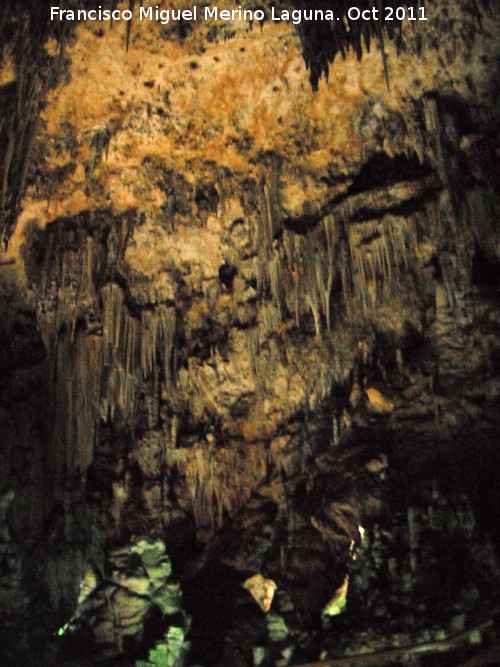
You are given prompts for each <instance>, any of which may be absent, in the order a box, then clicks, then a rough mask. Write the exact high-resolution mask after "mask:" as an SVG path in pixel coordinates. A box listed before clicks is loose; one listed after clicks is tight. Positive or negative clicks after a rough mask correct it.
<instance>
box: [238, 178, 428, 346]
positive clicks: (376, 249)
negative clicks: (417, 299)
mask: <svg viewBox="0 0 500 667" xmlns="http://www.w3.org/2000/svg"><path fill="white" fill-rule="evenodd" d="M258 208H259V211H260V215H256V216H254V217H253V218H252V220H251V224H252V230H253V234H252V235H253V243H254V249H255V252H256V254H257V282H258V289H259V291H260V293H261V294H263V295H268V296H269V297H270V298H271V301H272V304H273V307H271V308H269V307H267V306H266V308H267V310H266V313H267V315H266V317H267V319H269V318H271V320H272V321H271V320H270V322H269V327H268V328H269V329H270V330H273V329H272V328H273V327H274V331H276V330H277V326H276V325H277V323H279V321H282V322H283V321H286V320H288V319H290V318H293V319H294V320H295V324H296V325H297V327H300V326H301V325H302V324H303V321H304V317H305V316H306V315H307V316H312V320H313V322H314V329H315V332H316V335H317V336H322V334H323V333H324V332H328V331H331V329H332V326H333V321H334V313H333V307H334V303H335V299H334V292H335V291H337V292H338V293H339V295H341V298H339V299H337V302H336V303H337V305H338V307H342V309H343V311H345V312H347V313H348V314H349V313H352V312H353V311H354V310H355V309H358V310H361V311H367V310H369V309H370V308H376V307H377V305H379V304H380V300H381V298H383V297H384V296H387V294H390V290H391V289H392V287H394V286H396V285H397V284H398V282H399V279H400V276H401V275H402V273H404V271H405V270H406V269H407V268H408V265H409V258H410V257H412V256H413V255H414V253H415V246H416V236H415V224H414V221H413V220H412V219H405V218H402V217H396V216H389V215H386V216H384V217H382V218H381V219H377V220H373V221H371V222H362V223H359V224H356V223H351V222H350V221H349V220H348V219H347V218H348V215H347V212H346V211H347V209H345V210H344V211H340V210H339V211H338V212H337V213H336V214H335V215H334V214H329V215H325V217H324V218H323V219H322V220H321V221H320V222H318V224H317V225H316V226H315V227H314V228H313V229H310V230H307V231H305V232H304V233H302V234H299V233H296V232H295V231H291V230H289V229H282V226H281V225H282V223H281V221H280V219H279V213H278V212H279V210H280V206H279V194H278V190H277V189H276V188H273V187H271V186H268V185H263V186H262V190H261V193H260V197H259V207H258ZM263 308H264V306H262V308H261V310H262V309H263ZM268 311H269V312H268Z"/></svg>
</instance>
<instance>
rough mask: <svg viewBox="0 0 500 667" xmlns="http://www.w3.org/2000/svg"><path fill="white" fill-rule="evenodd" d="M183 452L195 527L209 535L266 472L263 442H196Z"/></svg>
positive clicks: (230, 514) (249, 492)
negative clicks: (222, 443)
mask: <svg viewBox="0 0 500 667" xmlns="http://www.w3.org/2000/svg"><path fill="white" fill-rule="evenodd" d="M185 454H186V456H185V457H184V461H186V460H187V464H186V468H185V475H186V483H187V487H188V490H189V492H190V495H191V500H192V503H193V515H194V519H195V522H196V526H197V527H198V528H199V529H202V530H203V531H204V532H208V533H209V534H210V533H211V532H213V531H214V530H216V529H217V528H220V527H221V526H222V525H223V523H224V520H225V518H226V517H227V516H233V515H234V514H235V512H237V511H238V510H239V509H241V507H242V506H243V505H244V504H245V503H246V502H247V501H248V499H249V497H250V495H251V493H252V489H254V488H256V487H257V486H258V484H259V483H261V482H262V481H263V480H264V478H265V476H266V474H267V459H266V453H265V451H264V448H263V445H250V446H249V445H246V446H245V447H244V448H237V447H235V446H234V445H232V446H227V447H224V446H219V447H218V446H216V445H215V443H214V444H212V445H208V444H207V443H198V444H196V445H195V446H194V447H192V448H190V449H188V450H185Z"/></svg>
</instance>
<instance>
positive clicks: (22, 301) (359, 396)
mask: <svg viewBox="0 0 500 667" xmlns="http://www.w3.org/2000/svg"><path fill="white" fill-rule="evenodd" d="M457 5H458V6H454V8H447V7H445V5H444V4H443V3H435V5H434V6H433V7H432V8H429V11H430V16H429V29H428V30H427V31H424V32H422V31H421V30H419V31H417V32H416V33H415V34H414V33H412V31H411V30H410V29H406V28H405V27H403V33H402V36H403V38H404V39H405V43H406V45H407V51H406V52H404V53H402V54H401V55H400V57H399V58H396V54H395V52H394V51H393V50H392V47H390V46H388V47H386V48H387V65H388V68H389V75H390V88H389V89H387V86H386V82H385V78H384V70H383V67H382V64H381V59H380V53H378V52H377V51H374V52H372V53H371V54H368V55H367V56H366V57H365V58H363V60H362V61H361V62H360V63H357V62H356V60H355V58H354V57H353V58H350V57H349V58H347V59H346V60H345V61H344V62H339V63H336V66H335V69H334V72H333V79H332V81H331V82H330V83H329V84H328V86H327V85H322V86H321V89H320V91H319V92H318V93H316V94H315V93H313V92H312V91H311V90H310V87H309V84H308V75H307V73H306V72H305V70H304V67H303V63H302V60H301V55H300V52H299V44H298V38H297V37H296V35H295V33H294V32H293V30H292V28H291V26H287V25H284V24H277V25H273V24H266V25H265V26H264V28H263V30H262V31H256V30H254V31H247V30H246V29H245V26H243V25H241V24H234V25H228V26H225V27H224V28H220V26H213V25H212V26H211V25H209V24H203V25H200V26H198V27H197V28H196V29H194V30H193V31H191V32H189V33H188V34H186V35H179V34H177V33H176V32H175V31H174V30H172V29H170V28H168V29H162V28H161V26H154V27H152V26H149V25H148V26H147V27H144V26H140V25H136V26H134V29H133V32H132V41H131V47H130V50H129V52H128V53H126V52H125V51H124V50H123V41H124V34H123V31H120V30H118V29H116V27H115V29H114V30H113V31H111V32H107V31H104V30H102V31H101V30H100V29H99V30H96V26H95V25H81V26H79V27H78V29H77V31H76V39H75V40H74V41H73V43H72V44H71V45H70V46H69V48H68V50H67V58H68V64H67V71H66V76H65V77H64V78H62V79H61V81H60V83H59V84H58V86H57V87H55V88H54V89H53V90H52V91H51V92H50V94H49V97H48V100H47V106H46V108H45V109H44V110H43V112H42V114H41V117H40V121H39V123H40V125H39V127H40V130H39V132H38V134H37V136H36V141H35V143H34V144H33V148H32V159H31V161H30V162H29V164H30V168H29V171H28V173H27V183H28V189H27V192H26V196H25V198H24V201H23V212H22V214H21V216H20V219H19V221H18V225H17V228H16V231H15V232H14V234H13V236H12V237H11V239H10V244H9V248H8V251H7V252H6V253H5V254H4V255H0V272H1V273H0V280H1V283H0V290H1V292H0V298H1V308H2V313H5V316H3V318H2V321H1V323H0V358H1V359H2V364H3V369H4V373H3V374H2V377H1V380H0V437H1V438H2V443H3V444H2V451H1V456H2V470H1V477H0V527H1V532H0V550H1V551H0V553H1V558H2V562H4V563H5V574H3V575H2V577H1V578H0V595H1V600H2V610H3V613H4V614H5V620H3V621H2V628H3V636H4V637H5V642H4V646H5V654H6V659H7V660H10V661H11V664H18V663H16V659H18V658H16V656H18V655H19V653H20V652H22V651H25V652H26V655H27V656H30V657H29V659H31V660H32V661H33V660H39V661H40V664H44V665H45V664H50V661H52V662H54V661H56V658H55V657H54V656H53V655H52V654H51V653H50V651H51V650H52V649H53V646H54V645H53V644H50V643H48V640H49V638H50V636H51V635H52V634H53V633H55V632H56V631H57V629H58V628H59V627H63V626H64V624H65V623H66V622H67V621H68V620H69V619H70V618H72V616H73V614H74V611H75V607H76V605H77V598H78V591H79V585H80V581H81V580H82V578H83V577H84V575H85V573H86V572H89V571H92V572H95V573H96V586H97V587H96V590H95V591H93V592H92V594H91V596H89V597H88V599H87V601H86V603H85V604H86V605H87V606H86V609H85V610H84V613H83V612H82V615H81V616H79V619H80V620H79V625H78V632H76V634H75V638H74V641H75V644H74V645H73V644H71V642H70V644H69V646H70V648H71V647H72V646H78V642H79V641H81V638H82V637H83V638H84V639H85V641H89V642H90V643H91V644H92V646H93V654H92V655H93V657H92V658H91V660H93V661H97V660H99V659H104V658H114V657H116V656H121V657H118V658H117V659H118V660H121V661H122V662H120V663H119V664H125V663H126V662H127V661H129V662H130V663H131V664H132V662H133V660H134V659H135V658H136V657H140V655H141V651H142V655H143V656H146V655H147V650H146V649H147V648H151V647H152V646H153V645H154V644H155V642H157V641H158V640H160V639H161V637H162V636H163V635H164V634H165V632H166V630H167V628H168V626H169V624H170V627H175V628H181V630H182V632H184V631H185V630H187V628H188V624H187V622H186V620H185V619H186V616H185V615H184V613H181V611H182V610H181V605H182V606H184V608H185V609H187V610H188V611H189V614H190V615H191V616H192V617H193V627H192V633H191V635H190V637H191V643H192V647H193V648H192V654H191V657H190V658H186V660H187V664H198V663H202V664H205V663H206V664H228V665H229V664H231V665H240V664H241V665H253V664H255V665H257V664H273V665H278V664H283V665H285V664H293V663H297V662H300V661H305V660H309V659H317V658H318V657H319V656H320V655H323V657H325V658H326V657H329V656H335V655H337V654H338V653H339V652H340V654H343V653H345V652H353V651H355V650H357V649H358V648H362V647H360V646H359V643H360V641H359V637H358V638H356V634H359V633H364V634H359V636H360V637H363V642H364V645H365V646H366V645H367V644H368V645H370V646H372V647H373V648H376V647H377V646H380V645H384V644H385V643H390V640H391V638H393V639H394V641H396V640H397V641H399V642H400V643H404V642H407V643H411V642H416V641H419V640H426V641H427V640H429V639H432V638H436V637H438V638H439V636H441V635H439V633H440V632H441V633H442V632H443V630H445V631H448V630H450V631H453V630H457V629H460V628H458V625H461V624H462V620H464V619H465V621H467V622H469V621H472V620H473V619H474V618H475V615H476V614H479V613H481V612H483V611H485V610H487V609H488V607H489V605H490V604H493V602H494V600H495V596H497V595H498V590H499V579H498V568H497V562H496V558H497V555H496V554H497V549H498V542H495V539H497V536H495V528H496V527H497V525H496V521H497V519H496V517H497V515H498V512H497V510H498V507H499V496H498V490H497V484H496V468H495V466H496V465H497V464H498V451H497V447H496V440H497V437H498V432H499V429H498V426H499V424H498V389H499V383H498V370H499V343H498V332H499V326H500V305H499V302H498V291H497V288H498V284H497V279H498V262H499V251H500V243H499V236H498V234H499V232H498V225H497V223H496V221H497V218H498V204H499V202H498V185H499V170H498V142H497V140H498V117H497V114H496V112H495V107H494V102H495V99H496V96H497V93H498V90H497V85H498V83H497V81H496V78H495V76H494V75H495V72H494V68H493V63H494V62H495V61H496V59H497V58H498V53H497V52H496V51H495V43H494V40H493V33H494V30H495V28H496V23H497V19H498V16H496V15H494V16H490V17H486V16H485V17H483V21H482V29H481V30H479V29H478V24H477V17H476V15H475V13H473V12H470V11H468V10H469V5H468V4H467V3H465V2H464V3H457ZM470 5H471V6H472V5H474V7H476V3H470ZM224 30H225V31H226V32H224ZM229 33H230V36H231V39H227V37H228V35H229ZM443 35H446V38H443ZM301 37H302V39H303V40H305V43H306V44H309V43H310V42H308V40H310V39H311V38H310V37H308V36H307V35H301ZM438 37H439V39H438V40H437V38H438ZM436 40H437V43H435V42H436ZM312 43H315V44H319V42H317V41H316V42H314V40H313V42H312ZM421 46H424V47H425V48H423V50H422V52H421V55H419V56H417V53H418V52H419V48H420V47H421ZM320 51H321V49H320ZM55 52H56V46H55V44H53V43H52V42H51V41H49V42H48V44H47V51H46V53H47V54H48V55H47V57H49V56H50V55H51V54H52V55H54V54H55ZM89 53H92V54H93V55H94V57H93V58H92V59H89V55H88V54H89ZM309 56H310V57H309V62H310V64H312V62H313V60H311V58H312V56H311V54H309ZM315 57H316V56H315ZM327 61H328V58H327ZM327 61H326V62H327ZM6 62H7V63H8V61H6ZM318 62H321V59H320V61H318ZM314 67H315V70H314V71H315V72H316V74H318V73H321V72H322V71H324V64H323V65H319V66H318V65H314ZM3 71H7V70H6V69H5V68H4V70H3ZM7 74H8V72H7ZM7 74H6V75H5V76H6V77H7ZM2 80H3V79H2ZM6 80H7V79H6ZM8 85H9V83H8V82H7V84H6V86H8ZM1 92H2V94H3V93H4V92H5V93H7V92H8V89H7V88H6V87H5V86H2V89H1ZM2 131H3V130H2ZM17 159H19V160H21V157H19V158H17ZM9 173H10V172H9ZM9 187H10V188H11V189H12V188H14V185H10V186H9ZM19 187H20V186H19ZM11 261H14V264H12V263H8V262H11ZM402 490H404V492H402ZM360 525H363V526H365V527H366V530H367V535H366V540H365V542H362V543H361V542H360V537H359V526H360ZM133 536H147V537H145V538H142V542H141V541H140V538H136V537H133ZM148 540H149V541H148ZM151 540H164V542H165V545H166V549H167V552H168V553H169V555H170V556H171V557H172V561H173V565H174V570H175V575H176V579H179V580H180V581H181V585H182V587H183V591H184V597H183V599H182V602H181V601H180V599H177V598H176V597H175V595H174V596H173V597H172V599H171V600H170V602H168V603H167V602H165V595H160V593H159V591H162V590H163V588H162V586H163V584H164V582H163V579H162V581H161V582H160V581H159V580H158V581H157V579H158V578H157V577H156V575H154V576H153V575H152V574H151V572H149V570H148V564H147V563H146V562H145V560H144V558H145V556H144V554H143V553H142V552H141V553H142V555H140V554H139V556H138V558H135V559H134V557H133V553H136V552H137V549H136V550H135V551H134V549H135V547H131V546H130V545H131V544H132V545H137V544H142V545H143V546H144V545H146V546H147V545H148V544H153V545H154V544H157V543H156V542H152V541H151ZM160 543H161V544H162V542H160ZM146 551H147V550H146ZM355 551H357V560H356V561H354V562H353V554H354V552H355ZM458 551H460V552H461V553H463V554H464V555H465V557H464V559H463V561H460V559H459V558H458V557H456V553H457V552H458ZM162 554H163V552H162ZM162 554H160V556H161V558H160V557H159V560H158V562H157V563H156V565H154V567H157V566H158V567H159V565H158V563H160V561H161V562H162V563H163V564H165V563H167V562H168V560H167V557H166V556H163V555H162ZM136 555H137V553H136ZM162 559H163V560H162ZM118 561H120V562H119V563H118ZM458 561H460V562H461V563H462V565H460V566H458V565H457V562H458ZM117 563H118V565H117ZM464 563H465V564H464ZM434 569H435V570H436V571H439V572H441V571H447V572H448V573H449V577H448V579H446V586H447V588H446V591H445V592H444V593H443V599H442V600H440V601H437V600H436V595H435V592H433V590H434V591H435V589H436V587H438V586H439V583H437V578H436V579H433V578H432V576H433V575H432V571H433V570H434ZM256 573H262V574H263V576H264V577H266V578H267V577H268V578H269V579H272V580H273V581H275V582H276V584H277V586H278V590H277V593H276V595H275V598H274V600H273V603H272V607H271V612H270V613H269V615H268V616H267V617H265V616H264V615H263V614H261V612H260V611H259V609H258V607H257V605H256V604H255V603H254V602H253V601H252V600H251V598H250V596H249V594H248V593H247V592H245V591H244V589H243V588H242V587H241V586H240V584H243V582H244V581H245V580H246V579H248V578H249V577H250V576H251V575H254V574H256ZM348 573H351V575H350V578H349V593H348V607H347V608H348V610H349V608H350V607H349V604H351V609H352V611H350V612H349V613H350V616H349V617H346V619H347V620H346V621H344V620H342V617H339V618H333V619H332V620H328V619H327V620H323V624H322V623H321V621H320V613H321V610H322V609H324V608H325V605H327V603H328V602H329V601H331V600H332V598H333V596H334V595H335V594H336V591H338V590H340V589H341V588H342V586H343V583H344V582H346V581H348V580H347V578H346V576H347V575H348ZM479 573H481V574H479ZM168 576H170V572H169V573H168V574H165V577H168ZM155 577H156V578H155ZM436 577H437V575H436ZM457 578H461V580H463V583H461V585H460V586H459V587H457V588H455V587H454V581H456V579H457ZM160 584H161V585H160ZM165 586H167V587H168V586H172V584H168V583H167V584H165ZM169 590H170V589H169ZM174 598H175V599H174ZM478 598H479V599H480V600H481V602H479V601H478ZM110 600H111V602H110ZM349 600H351V603H349ZM165 605H166V606H165ZM169 605H170V606H169ZM167 607H168V608H167ZM401 610H403V612H404V613H402V611H401ZM40 615H43V620H40ZM176 615H177V616H178V617H176V618H175V619H174V621H172V623H170V621H168V622H167V621H166V620H165V617H166V616H176ZM459 616H460V619H459V620H457V618H458V617H459ZM462 616H463V617H464V618H462ZM453 619H455V620H453ZM167 620H168V619H167ZM181 620H182V622H181ZM212 624H213V625H212ZM449 624H452V627H451V626H450V625H449ZM30 626H32V627H33V628H34V630H33V632H31V633H30V629H31V628H30ZM216 626H219V627H217V628H216ZM220 626H222V628H223V630H221V629H220ZM367 627H371V628H372V629H373V628H375V627H376V628H377V636H378V639H377V637H375V636H374V632H373V631H372V633H371V634H369V633H367ZM19 628H20V629H22V630H23V635H22V636H23V639H22V642H21V645H16V644H17V642H13V641H12V637H13V633H14V630H13V629H15V630H16V633H17V632H18V631H19V630H18V629H19ZM332 632H333V633H334V634H335V633H336V632H338V633H341V634H342V639H341V640H339V642H338V644H332V641H331V638H330V635H331V633H332ZM426 633H427V634H426ZM14 636H17V634H16V635H14ZM9 638H10V639H9ZM124 638H127V639H126V640H125V639H124ZM383 639H386V641H382V640H383ZM129 640H130V641H129ZM65 641H66V640H65ZM67 641H69V640H67ZM36 642H40V643H41V644H48V646H49V648H48V649H47V653H46V654H41V655H39V656H38V657H36V658H34V657H33V651H34V650H35V646H36ZM180 644H182V641H181V642H180ZM131 647H132V648H131ZM63 648H64V647H63ZM54 650H55V648H54ZM68 650H69V649H68ZM159 650H160V648H158V651H159ZM162 650H163V649H162ZM67 655H68V654H66V657H67ZM60 659H61V660H62V659H63V658H62V657H61V658H60ZM67 659H68V660H69V658H67ZM454 659H455V658H452V662H451V663H450V664H455V663H453V660H454ZM150 660H151V661H153V660H154V656H153V657H151V658H150ZM179 660H181V658H178V661H179ZM33 664H36V663H33ZM443 664H445V663H443Z"/></svg>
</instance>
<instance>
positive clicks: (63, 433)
mask: <svg viewBox="0 0 500 667" xmlns="http://www.w3.org/2000/svg"><path fill="white" fill-rule="evenodd" d="M94 222H95V221H94ZM108 232H109V230H108ZM41 234H42V237H43V238H42V241H43V244H44V247H45V253H46V254H45V257H44V259H43V261H42V267H41V271H40V274H39V275H38V277H37V283H36V285H35V294H36V298H37V307H38V321H39V326H40V330H41V334H42V337H43V339H44V341H45V345H46V348H47V351H48V353H49V360H50V364H51V366H52V369H51V372H50V378H51V386H50V388H49V394H50V401H49V403H50V410H52V411H53V417H54V418H53V420H52V423H53V434H52V437H51V438H50V439H51V442H52V446H53V447H54V448H55V449H57V450H58V452H54V454H55V457H54V460H55V461H56V462H59V463H56V465H59V466H62V467H63V468H64V469H73V468H78V469H85V468H86V467H87V466H88V465H89V464H90V462H91V461H92V456H93V448H94V444H95V441H96V437H97V433H98V427H99V424H100V423H101V422H103V421H104V422H106V421H117V420H118V421H121V422H122V423H124V424H125V425H126V426H127V427H130V428H133V427H134V426H135V424H136V419H137V406H138V400H139V397H140V395H141V392H147V391H148V388H150V387H152V388H153V390H154V391H156V392H159V391H161V389H162V388H163V389H164V390H165V393H166V395H167V396H169V395H170V396H172V395H173V392H174V389H175V388H174V384H175V383H174V373H175V353H174V342H175V335H176V322H177V316H176V309H175V306H174V305H171V304H166V303H162V304H159V305H156V306H155V307H154V308H151V309H148V308H147V307H145V308H142V309H140V310H139V309H135V312H134V313H132V312H131V310H130V308H129V306H128V305H127V293H126V290H125V289H124V288H123V287H122V286H121V285H119V284H118V283H117V282H115V281H113V280H112V279H111V275H112V274H113V272H114V271H116V270H117V266H118V265H119V261H120V258H119V256H117V255H116V252H117V251H118V250H117V249H118V248H120V247H123V246H124V240H123V239H122V238H121V236H122V235H123V234H125V235H127V234H128V230H127V228H126V225H120V224H118V225H116V229H115V230H114V231H113V232H111V233H107V234H100V233H96V231H95V230H94V235H93V234H92V233H91V232H90V230H89V229H88V228H87V227H86V226H80V227H77V228H76V229H75V228H71V227H70V228H65V224H64V223H63V222H59V223H58V222H56V223H55V224H54V225H51V226H50V228H49V229H48V230H45V231H44V232H41ZM159 373H161V375H162V377H163V381H162V382H161V383H158V382H153V383H151V382H150V381H149V380H150V378H152V377H154V378H158V377H159ZM156 398H157V400H159V399H158V397H156Z"/></svg>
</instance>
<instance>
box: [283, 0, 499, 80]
mask: <svg viewBox="0 0 500 667" xmlns="http://www.w3.org/2000/svg"><path fill="white" fill-rule="evenodd" d="M435 2H436V0H435ZM288 4H290V5H291V6H292V7H293V8H294V9H299V10H308V9H321V10H323V11H326V10H331V11H332V12H333V15H334V16H335V17H337V18H338V19H340V20H336V21H301V22H300V23H299V24H298V25H297V31H298V33H299V37H300V40H301V45H302V53H303V57H304V60H305V63H306V66H307V68H308V69H309V71H310V81H311V85H312V87H313V89H314V90H317V88H318V83H319V80H320V79H321V77H322V76H324V77H325V78H326V79H328V74H329V68H330V65H331V64H332V63H333V61H334V60H335V58H336V56H337V55H338V54H340V55H341V56H342V57H343V58H345V57H346V55H347V53H348V52H350V51H352V52H354V53H355V54H356V56H357V58H358V59H359V60H360V59H361V57H362V55H363V52H365V51H367V52H368V51H370V47H371V43H372V42H375V43H376V44H377V46H378V47H379V49H380V51H381V54H382V60H383V67H384V71H385V75H386V79H387V81H388V80H389V72H388V67H387V58H386V51H385V42H386V40H389V41H392V42H394V43H395V45H396V49H397V50H398V51H399V49H400V48H401V46H402V34H403V33H402V22H401V21H399V20H398V15H397V14H396V13H395V12H394V13H393V14H391V16H392V18H393V19H394V20H380V19H379V20H375V19H374V18H369V19H368V20H359V19H357V18H356V17H357V12H355V13H354V14H352V15H351V18H350V17H349V11H350V10H351V8H352V7H355V8H356V9H359V10H360V11H366V10H368V11H369V12H370V11H371V10H373V9H374V8H375V9H378V11H379V17H380V16H382V17H385V16H387V11H388V8H392V9H393V10H396V8H398V7H404V8H408V7H411V8H412V11H413V13H414V14H415V12H416V9H417V8H420V7H421V6H425V3H416V2H408V0H385V1H384V2H382V1H381V0H360V1H359V2H357V3H355V4H354V5H353V3H352V2H351V0H312V1H311V0H288ZM428 4H430V3H428ZM445 4H447V3H445ZM491 4H492V3H491V0H462V2H461V3H460V5H461V6H460V8H459V10H460V11H462V12H463V13H464V14H466V15H467V16H470V17H471V18H472V19H473V20H474V21H475V25H476V30H479V29H480V26H481V20H480V18H481V13H482V11H483V10H484V9H485V8H488V7H489V6H490V5H491ZM445 10H446V11H443V17H446V16H448V8H447V7H445ZM406 15H408V14H407V13H406ZM371 16H373V15H371ZM418 23H419V22H418V21H416V22H411V23H410V25H412V26H413V28H415V25H416V24H418ZM423 25H424V26H426V25H428V23H424V24H423ZM452 26H453V24H452V20H451V19H450V26H449V27H450V28H452ZM443 27H444V28H445V29H446V27H445V26H443ZM414 32H416V33H421V35H419V37H420V38H419V39H418V40H417V41H416V46H417V49H420V48H422V46H424V47H425V45H426V41H427V40H426V36H425V28H424V30H418V28H417V30H414ZM443 32H444V31H443ZM431 46H435V45H434V44H432V43H431Z"/></svg>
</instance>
